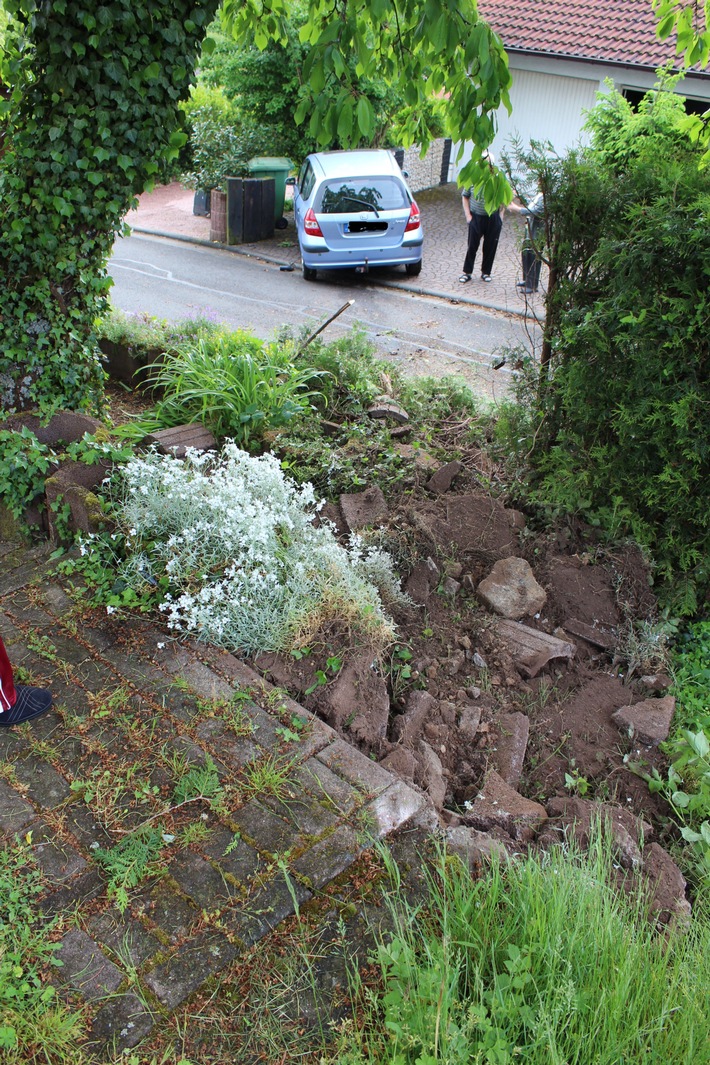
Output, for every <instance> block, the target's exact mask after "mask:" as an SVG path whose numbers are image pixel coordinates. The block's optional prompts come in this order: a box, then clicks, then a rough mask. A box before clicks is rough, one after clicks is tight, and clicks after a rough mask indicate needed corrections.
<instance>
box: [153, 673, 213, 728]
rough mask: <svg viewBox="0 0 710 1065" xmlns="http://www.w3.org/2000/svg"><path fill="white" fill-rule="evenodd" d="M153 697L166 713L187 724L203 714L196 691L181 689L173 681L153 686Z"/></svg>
mask: <svg viewBox="0 0 710 1065" xmlns="http://www.w3.org/2000/svg"><path fill="white" fill-rule="evenodd" d="M153 698H154V699H155V702H156V703H158V705H160V706H162V708H163V710H164V712H165V713H166V714H168V715H169V716H170V717H172V718H175V719H176V720H177V721H180V722H185V723H186V724H190V723H191V722H192V721H193V720H194V718H196V717H198V716H199V715H200V714H202V707H201V706H200V705H199V702H198V698H197V696H196V695H195V694H194V692H185V691H181V690H180V688H176V687H175V685H174V684H173V683H172V682H170V683H163V684H158V685H156V686H155V687H154V688H153Z"/></svg>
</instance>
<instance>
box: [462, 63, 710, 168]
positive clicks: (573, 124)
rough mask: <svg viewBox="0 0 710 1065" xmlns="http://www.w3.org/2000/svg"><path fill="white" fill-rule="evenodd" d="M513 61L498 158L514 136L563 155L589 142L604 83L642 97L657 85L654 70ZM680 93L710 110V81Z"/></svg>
mask: <svg viewBox="0 0 710 1065" xmlns="http://www.w3.org/2000/svg"><path fill="white" fill-rule="evenodd" d="M508 59H509V62H510V73H511V75H512V77H513V84H512V87H511V90H510V101H511V104H512V106H513V111H512V114H511V115H508V112H507V111H506V109H505V108H504V107H501V108H500V109H499V111H498V113H497V116H496V119H497V123H498V132H497V134H496V136H495V139H494V140H493V144H492V149H493V151H494V152H495V153H496V154H497V155H498V154H500V150H501V148H504V147H506V146H508V147H509V145H510V137H511V136H519V137H520V139H521V140H522V142H523V145H524V146H526V145H527V144H528V143H529V142H530V141H531V140H541V141H550V142H551V143H552V145H553V147H554V148H555V149H556V151H558V152H559V153H563V152H565V151H567V149H568V148H572V147H574V146H575V145H576V144H578V143H580V142H582V141H584V139H585V135H584V133H583V131H582V126H583V124H584V120H585V114H584V112H585V111H588V110H589V109H590V108H591V107H594V104H595V103H596V98H597V92H600V91H604V90H605V84H604V81H605V78H611V79H612V81H613V82H614V85H615V87H616V88H617V89H619V90H623V89H624V88H629V89H638V90H640V91H642V92H644V91H646V90H647V89H650V88H652V87H653V85H654V84H655V80H656V79H655V76H654V74H653V73H652V72H651V71H644V70H637V69H635V68H634V67H624V66H604V65H603V64H600V63H580V62H578V61H575V60H565V59H553V58H550V57H545V56H522V55H516V54H515V53H512V54H509V56H508ZM676 91H678V92H681V93H682V94H683V95H687V96H693V97H696V98H697V97H700V98H704V99H707V100H708V107H710V78H706V79H702V80H701V79H699V78H698V79H686V83H685V84H682V83H681V84H680V85H679V86H678V88H677V90H676ZM459 147H460V145H458V144H456V145H454V147H453V150H452V152H451V167H450V171H449V174H450V179H451V180H452V181H456V179H457V177H458V174H459V171H460V170H461V168H462V167H463V166H464V164H465V163H466V162H468V160H469V158H470V156H471V147H470V145H464V151H463V154H462V157H461V159H460V160H457V158H456V157H457V155H458V150H459Z"/></svg>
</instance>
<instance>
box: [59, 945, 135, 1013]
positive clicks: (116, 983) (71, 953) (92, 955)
mask: <svg viewBox="0 0 710 1065" xmlns="http://www.w3.org/2000/svg"><path fill="white" fill-rule="evenodd" d="M57 959H58V960H59V961H61V963H62V967H61V969H59V970H58V974H57V976H56V978H55V979H56V982H57V983H61V984H65V985H67V986H68V987H70V988H71V989H72V990H73V991H77V992H78V993H79V994H80V995H81V997H82V998H83V999H85V1000H86V1001H87V1002H98V1001H99V1000H101V999H103V998H105V997H106V996H107V995H110V994H111V993H112V992H113V991H116V990H117V988H119V987H120V986H121V984H122V983H123V973H122V972H121V970H120V969H118V968H117V966H115V965H114V964H113V962H111V961H109V959H108V958H107V957H106V955H105V954H104V953H103V951H102V950H101V949H100V948H99V946H98V944H97V943H96V942H94V940H93V939H92V938H91V936H89V935H87V934H86V932H82V931H81V929H79V928H70V929H69V931H68V932H67V933H66V935H65V936H64V937H63V938H62V940H61V947H60V949H59V950H58V951H57Z"/></svg>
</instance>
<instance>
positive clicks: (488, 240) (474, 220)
mask: <svg viewBox="0 0 710 1065" xmlns="http://www.w3.org/2000/svg"><path fill="white" fill-rule="evenodd" d="M502 228H503V219H502V218H501V216H500V213H499V212H498V211H496V212H495V214H474V215H472V216H471V221H470V222H469V223H468V249H467V251H466V258H465V259H464V261H463V272H464V273H465V274H472V273H473V264H474V262H475V261H476V252H477V251H478V245H479V244H480V243H481V240H483V262H482V263H481V273H482V274H490V273H491V272H492V270H493V260H494V259H495V257H496V250H497V248H498V240H499V238H500V231H501V229H502Z"/></svg>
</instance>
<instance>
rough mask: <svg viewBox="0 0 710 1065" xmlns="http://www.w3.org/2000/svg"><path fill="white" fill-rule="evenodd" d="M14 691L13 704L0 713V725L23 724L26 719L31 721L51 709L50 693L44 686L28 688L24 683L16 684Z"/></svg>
mask: <svg viewBox="0 0 710 1065" xmlns="http://www.w3.org/2000/svg"><path fill="white" fill-rule="evenodd" d="M15 691H16V692H17V699H16V700H15V704H14V706H11V707H10V709H9V710H4V711H3V712H2V713H1V714H0V726H2V725H5V726H9V725H24V724H25V722H26V721H33V720H34V718H36V717H41V715H42V714H46V713H47V711H48V710H49V709H51V706H52V693H51V692H49V691H47V689H46V688H28V687H27V686H26V685H25V684H16V685H15Z"/></svg>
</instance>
